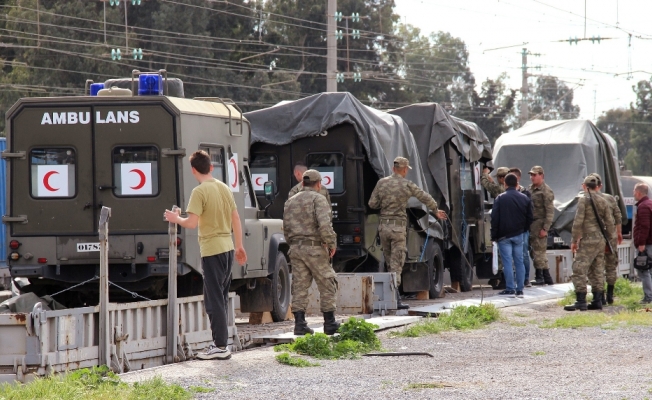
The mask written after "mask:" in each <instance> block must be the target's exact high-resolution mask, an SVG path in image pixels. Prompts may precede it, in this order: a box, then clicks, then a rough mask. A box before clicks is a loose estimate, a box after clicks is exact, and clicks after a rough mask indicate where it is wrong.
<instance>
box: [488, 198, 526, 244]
mask: <svg viewBox="0 0 652 400" xmlns="http://www.w3.org/2000/svg"><path fill="white" fill-rule="evenodd" d="M532 220H533V216H532V201H531V200H530V199H529V198H528V197H527V196H526V195H524V194H523V193H520V192H519V191H518V190H516V188H513V187H508V188H507V190H506V191H505V193H501V194H500V195H499V196H498V197H496V199H495V200H494V205H493V208H492V209H491V240H492V241H494V242H496V241H498V240H501V239H506V238H510V237H514V236H516V235H520V234H521V233H523V232H525V231H527V230H529V229H530V224H532Z"/></svg>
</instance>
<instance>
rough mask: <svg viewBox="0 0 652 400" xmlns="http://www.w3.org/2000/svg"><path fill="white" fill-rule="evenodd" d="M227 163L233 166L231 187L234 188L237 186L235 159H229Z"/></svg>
mask: <svg viewBox="0 0 652 400" xmlns="http://www.w3.org/2000/svg"><path fill="white" fill-rule="evenodd" d="M229 163H230V164H231V165H233V184H232V185H231V187H232V188H235V187H236V186H238V165H237V164H236V163H235V158H232V159H230V160H229Z"/></svg>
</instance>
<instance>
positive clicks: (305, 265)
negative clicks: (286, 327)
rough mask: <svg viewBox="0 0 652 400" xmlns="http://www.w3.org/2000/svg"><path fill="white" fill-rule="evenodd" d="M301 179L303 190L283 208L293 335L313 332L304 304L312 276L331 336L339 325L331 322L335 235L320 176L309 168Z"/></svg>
mask: <svg viewBox="0 0 652 400" xmlns="http://www.w3.org/2000/svg"><path fill="white" fill-rule="evenodd" d="M302 180H303V190H302V191H300V192H299V193H297V194H296V195H295V196H292V197H291V198H289V199H288V200H287V201H286V202H285V209H284V210H283V234H284V235H285V239H286V240H287V242H288V243H289V244H290V252H289V255H290V262H291V263H292V313H293V314H294V334H295V335H305V334H307V333H310V334H312V333H313V330H312V329H310V328H309V327H308V324H307V323H306V307H307V306H308V289H309V288H310V285H311V284H312V280H313V278H314V279H315V282H317V289H319V295H320V304H321V311H322V313H323V314H324V333H325V334H327V335H332V334H334V333H335V332H337V329H338V328H339V327H340V324H339V323H338V322H336V321H335V310H336V308H337V305H336V300H337V279H336V275H335V271H333V268H332V266H331V264H330V258H332V257H333V255H335V249H336V248H337V243H336V238H337V235H336V234H335V232H334V231H333V226H332V224H331V218H330V214H331V208H330V206H329V204H328V203H327V202H326V199H325V198H324V196H321V195H320V194H319V189H321V175H320V174H319V172H318V171H315V170H314V169H309V170H307V171H306V172H304V173H303V176H302Z"/></svg>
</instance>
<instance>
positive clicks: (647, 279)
mask: <svg viewBox="0 0 652 400" xmlns="http://www.w3.org/2000/svg"><path fill="white" fill-rule="evenodd" d="M645 250H646V251H647V254H648V255H652V244H648V245H646V246H645ZM650 271H651V270H649V269H648V270H645V271H641V270H636V272H637V273H638V278H639V279H640V280H641V282H642V283H643V295H644V296H643V300H646V301H652V274H651V273H650Z"/></svg>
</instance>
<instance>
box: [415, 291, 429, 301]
mask: <svg viewBox="0 0 652 400" xmlns="http://www.w3.org/2000/svg"><path fill="white" fill-rule="evenodd" d="M428 299H430V293H429V292H428V291H427V290H422V291H420V292H417V300H428Z"/></svg>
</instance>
